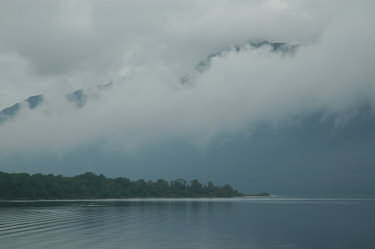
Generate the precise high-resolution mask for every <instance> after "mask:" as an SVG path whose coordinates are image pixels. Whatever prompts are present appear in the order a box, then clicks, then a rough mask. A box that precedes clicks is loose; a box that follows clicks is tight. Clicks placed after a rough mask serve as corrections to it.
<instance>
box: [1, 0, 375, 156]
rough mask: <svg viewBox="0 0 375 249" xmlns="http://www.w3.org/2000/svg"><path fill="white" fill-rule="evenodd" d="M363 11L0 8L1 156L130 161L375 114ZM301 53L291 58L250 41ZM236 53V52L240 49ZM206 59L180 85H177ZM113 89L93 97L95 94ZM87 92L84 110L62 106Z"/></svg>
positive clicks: (167, 4) (310, 5)
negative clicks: (306, 123) (295, 124)
mask: <svg viewBox="0 0 375 249" xmlns="http://www.w3.org/2000/svg"><path fill="white" fill-rule="evenodd" d="M374 7H375V6H374V4H373V3H372V2H371V1H359V2H353V1H305V0H301V1H282V0H269V1H260V0H259V1H257V0H255V1H224V0H220V1H177V2H176V1H170V0H160V1H152V2H150V1H139V0H138V1H117V0H113V1H95V0H93V1H83V0H82V1H81V0H80V1H41V0H40V1H33V2H30V1H2V2H1V3H0V72H1V77H0V107H1V108H4V107H6V106H9V105H12V104H14V103H15V102H20V101H22V100H24V99H26V98H27V97H28V96H30V95H33V94H40V93H43V94H44V96H45V101H44V102H43V104H42V105H41V106H40V107H38V108H36V109H33V110H29V109H28V107H27V106H23V107H22V109H21V112H20V113H19V115H17V117H15V118H14V119H13V120H11V121H9V122H6V123H4V124H3V125H1V126H0V138H1V139H0V151H1V152H2V153H4V154H7V153H12V152H17V151H23V152H25V151H26V152H33V153H34V152H38V151H51V152H68V151H71V150H74V149H76V148H78V147H82V146H87V145H89V144H92V143H98V142H100V143H102V144H103V146H104V147H105V148H106V149H110V150H114V149H115V150H124V151H127V152H129V151H133V150H134V149H137V148H138V147H139V146H142V145H145V144H153V143H154V144H157V143H160V141H163V140H168V139H183V140H187V141H190V142H192V143H194V144H198V145H205V144H206V143H207V142H208V141H210V140H211V139H212V138H213V137H215V136H217V135H220V134H223V133H229V134H238V133H242V132H247V131H248V130H249V127H252V126H255V125H257V124H258V123H259V122H271V123H277V122H279V121H280V120H283V119H285V118H287V117H290V116H293V115H298V114H303V113H310V112H313V111H316V110H325V111H326V112H333V113H345V112H346V111H347V110H350V109H353V108H356V107H358V106H360V105H364V104H366V105H370V106H371V107H372V108H373V107H375V97H374V96H375V95H374V93H375V81H374V79H375V70H374V69H375V68H374V67H375V66H374V65H375V50H374V49H373V44H375V32H374V31H373V28H372V27H373V26H374V24H375V17H374V15H373V13H374ZM262 40H267V41H270V42H283V43H287V44H292V45H297V48H296V50H295V51H294V52H293V53H283V52H281V51H274V50H273V49H272V47H271V46H269V45H265V46H261V47H258V48H255V47H253V46H250V45H248V44H249V42H251V41H262ZM237 47H240V48H241V49H237ZM215 53H219V55H218V56H214V57H211V59H210V64H209V67H208V68H207V69H206V70H205V71H204V72H202V73H200V74H199V77H194V78H193V80H192V81H191V82H189V83H188V84H181V82H180V78H181V77H183V76H184V75H186V73H189V72H191V71H192V70H194V66H195V65H196V64H197V63H198V62H199V61H201V60H206V59H207V58H208V56H210V55H212V54H215ZM109 81H111V82H113V84H112V87H111V88H109V89H105V90H99V89H98V88H97V85H100V84H104V83H107V82H109ZM76 89H83V90H84V91H85V93H87V95H88V99H87V104H86V105H85V106H84V107H83V108H80V109H77V108H75V107H74V106H73V105H71V103H69V102H67V101H66V98H65V97H64V96H65V94H66V93H68V92H71V91H72V90H76Z"/></svg>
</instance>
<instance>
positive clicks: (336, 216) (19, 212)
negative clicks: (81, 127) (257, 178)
mask: <svg viewBox="0 0 375 249" xmlns="http://www.w3.org/2000/svg"><path fill="white" fill-rule="evenodd" d="M374 208H375V200H363V199H362V200H354V199H292V198H233V199H232V198H231V199H130V200H105V201H100V200H86V201H85V200H81V201H30V202H5V201H3V202H0V248H1V249H3V248H4V249H18V248H19V249H34V248H35V249H43V248H54V249H68V248H69V249H72V248H77V249H78V248H90V249H99V248H100V249H105V248H108V249H114V248H129V249H132V248H137V249H138V248H139V249H140V248H142V249H144V248H164V249H168V248H171V249H172V248H173V249H179V248H226V249H227V248H254V249H260V248H292V249H294V248H319V249H325V248H327V249H328V248H329V249H332V248H337V249H345V248H348V249H349V248H351V249H356V248H362V249H366V248H369V249H370V248H371V249H372V248H375V236H374V234H375V209H374Z"/></svg>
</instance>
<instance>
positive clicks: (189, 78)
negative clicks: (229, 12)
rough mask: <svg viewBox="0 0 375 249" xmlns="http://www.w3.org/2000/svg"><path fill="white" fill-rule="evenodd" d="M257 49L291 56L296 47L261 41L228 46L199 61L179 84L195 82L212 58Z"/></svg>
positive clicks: (206, 68)
mask: <svg viewBox="0 0 375 249" xmlns="http://www.w3.org/2000/svg"><path fill="white" fill-rule="evenodd" d="M259 48H269V49H270V50H271V51H272V52H275V53H283V54H293V53H294V52H295V51H296V49H297V48H298V45H291V44H288V43H283V42H270V41H266V40H263V41H249V42H247V43H245V44H243V45H234V46H230V47H227V48H225V49H222V50H221V51H219V52H216V53H212V54H210V55H209V56H207V57H206V58H205V59H204V60H201V61H199V62H198V63H197V64H196V65H195V66H194V68H193V69H192V70H191V71H190V72H188V73H187V74H185V75H184V76H182V77H181V78H180V82H181V84H191V83H192V82H193V81H194V80H196V79H197V78H198V77H199V75H201V74H202V73H204V72H205V71H207V70H209V68H210V66H211V63H212V60H213V59H214V58H218V57H223V56H225V54H226V53H228V52H235V53H239V52H241V51H246V50H249V49H259Z"/></svg>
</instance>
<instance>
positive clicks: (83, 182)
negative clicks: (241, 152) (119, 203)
mask: <svg viewBox="0 0 375 249" xmlns="http://www.w3.org/2000/svg"><path fill="white" fill-rule="evenodd" d="M244 196H269V194H268V193H266V192H264V193H259V194H243V193H241V192H239V191H238V190H236V189H233V188H232V187H231V186H230V185H228V184H226V185H224V186H216V185H214V184H213V183H212V182H208V183H207V184H202V183H200V182H199V181H198V180H196V179H194V180H192V181H190V182H187V181H186V180H184V179H177V180H174V181H170V182H168V181H166V180H163V179H158V180H157V181H145V180H144V179H139V180H136V181H131V180H129V179H127V178H123V177H117V178H107V177H105V176H103V175H96V174H94V173H92V172H87V173H84V174H81V175H77V176H74V177H66V176H61V175H58V176H55V175H52V174H48V175H43V174H33V175H30V174H27V173H5V172H0V199H1V200H79V199H88V200H90V199H126V198H227V197H244Z"/></svg>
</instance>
